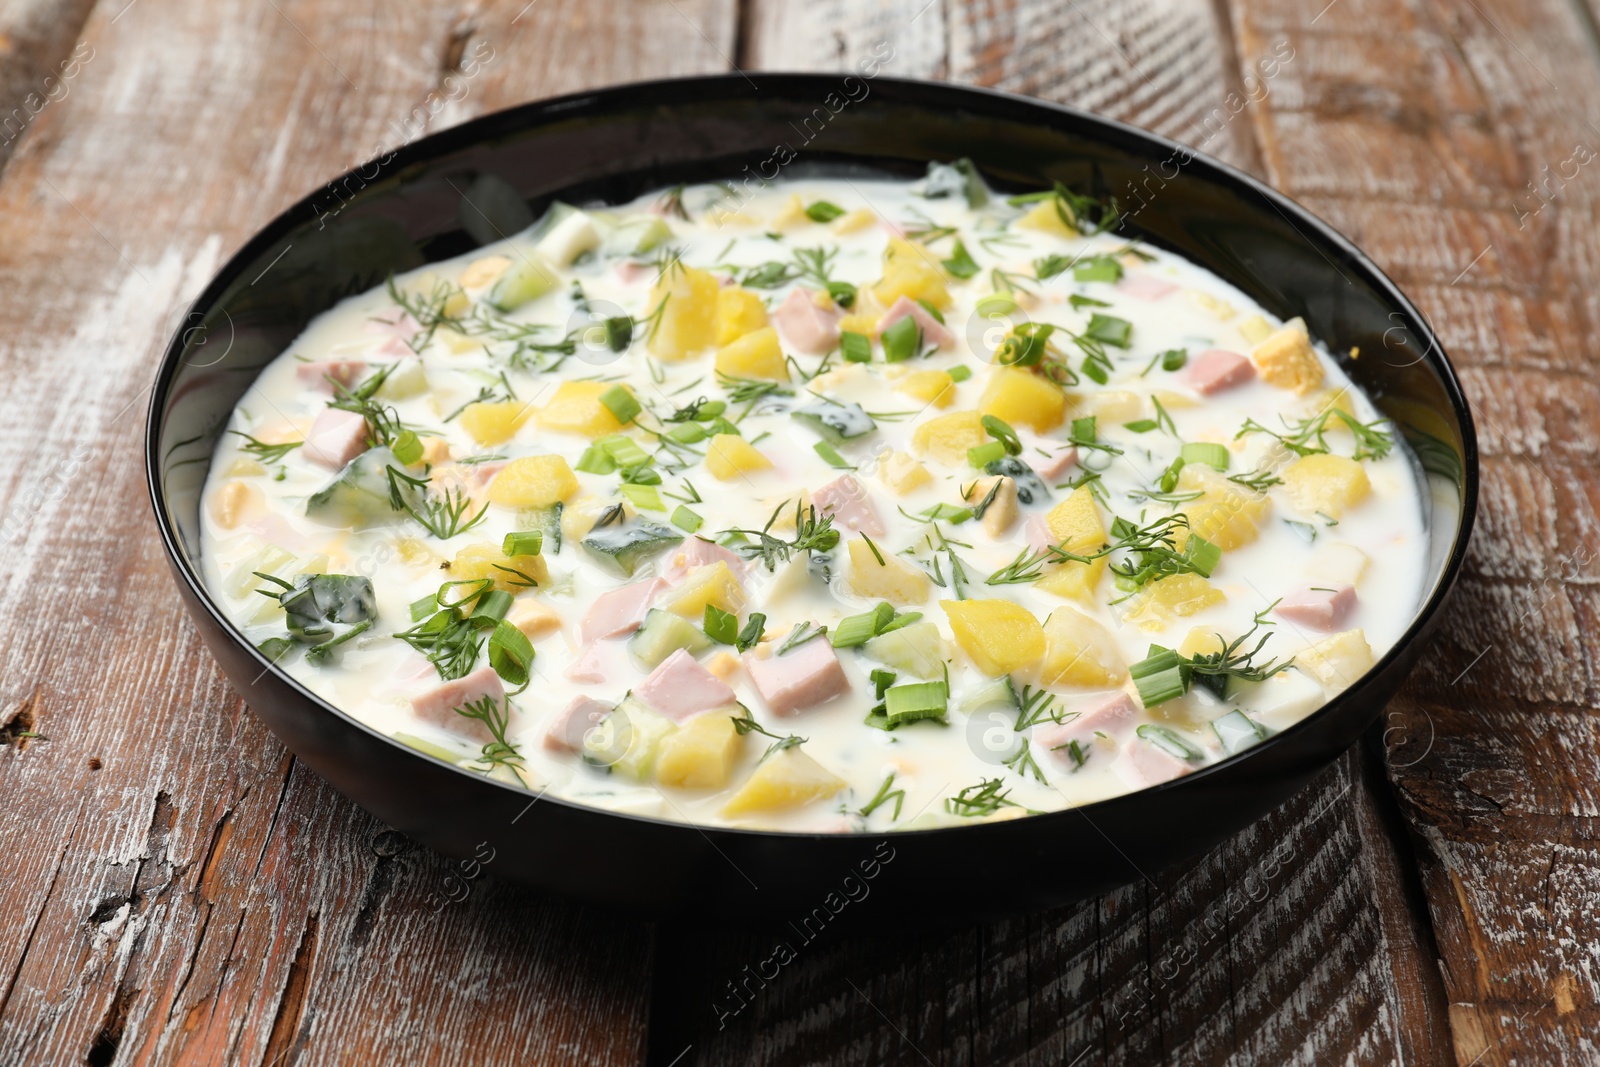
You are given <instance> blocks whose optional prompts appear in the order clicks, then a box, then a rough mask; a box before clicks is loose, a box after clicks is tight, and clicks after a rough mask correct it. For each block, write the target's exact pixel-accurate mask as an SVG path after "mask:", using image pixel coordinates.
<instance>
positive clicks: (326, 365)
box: [294, 359, 367, 393]
mask: <svg viewBox="0 0 1600 1067" xmlns="http://www.w3.org/2000/svg"><path fill="white" fill-rule="evenodd" d="M366 373H367V365H366V364H365V363H363V362H362V361H361V360H359V359H323V360H318V361H316V362H315V363H302V364H300V365H299V366H297V367H295V369H294V376H295V377H296V378H298V379H299V380H300V383H301V384H302V385H305V386H308V387H310V388H312V389H320V390H322V391H323V392H324V393H331V392H333V383H334V382H338V383H339V384H340V385H342V386H344V387H345V388H346V389H348V388H350V386H352V385H354V384H355V383H356V382H358V381H360V380H361V376H362V375H364V374H366ZM329 379H332V381H330V380H329Z"/></svg>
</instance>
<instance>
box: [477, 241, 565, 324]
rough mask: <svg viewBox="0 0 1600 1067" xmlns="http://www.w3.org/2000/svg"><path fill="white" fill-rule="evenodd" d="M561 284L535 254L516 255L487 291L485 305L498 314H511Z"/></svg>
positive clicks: (542, 258)
mask: <svg viewBox="0 0 1600 1067" xmlns="http://www.w3.org/2000/svg"><path fill="white" fill-rule="evenodd" d="M560 284H561V276H560V275H559V274H557V273H556V269H555V268H554V267H552V266H551V265H550V264H549V263H547V262H546V261H545V258H544V257H543V256H541V255H540V254H539V253H538V252H528V253H526V254H522V255H518V256H517V258H516V260H515V261H514V262H512V264H511V266H509V267H507V268H506V272H505V273H504V274H502V275H500V280H499V281H497V282H495V283H494V288H493V289H490V290H489V303H490V304H492V305H494V307H495V308H496V309H497V310H499V311H515V310H517V308H519V307H521V306H522V305H524V304H526V303H529V302H530V301H534V300H537V299H539V297H541V296H543V295H545V294H546V293H548V292H550V291H552V290H553V289H555V288H556V287H557V286H559V285H560Z"/></svg>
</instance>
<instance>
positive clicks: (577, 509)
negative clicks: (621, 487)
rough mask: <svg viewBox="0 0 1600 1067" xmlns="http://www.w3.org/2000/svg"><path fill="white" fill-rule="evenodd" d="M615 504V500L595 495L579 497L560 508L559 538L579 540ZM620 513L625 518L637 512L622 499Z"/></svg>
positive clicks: (586, 534) (587, 534)
mask: <svg viewBox="0 0 1600 1067" xmlns="http://www.w3.org/2000/svg"><path fill="white" fill-rule="evenodd" d="M615 506H616V501H613V500H603V499H601V498H600V497H596V496H584V497H579V498H578V499H577V500H575V501H573V502H572V503H571V504H568V505H567V506H566V507H565V508H563V509H562V510H561V540H562V541H563V542H566V541H581V540H583V539H584V538H585V537H587V536H589V531H591V530H593V529H594V524H595V523H597V522H599V521H600V516H601V515H604V514H605V513H606V512H607V511H609V510H610V509H611V508H613V507H615ZM622 513H623V515H624V516H625V517H626V518H630V519H631V518H633V517H634V515H636V514H637V513H638V512H637V511H636V510H635V508H634V507H633V505H632V504H630V503H629V502H628V501H626V500H624V501H622Z"/></svg>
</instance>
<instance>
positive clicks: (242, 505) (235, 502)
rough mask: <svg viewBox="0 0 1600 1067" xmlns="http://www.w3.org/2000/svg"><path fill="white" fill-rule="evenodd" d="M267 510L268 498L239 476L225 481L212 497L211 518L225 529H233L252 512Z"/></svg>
mask: <svg viewBox="0 0 1600 1067" xmlns="http://www.w3.org/2000/svg"><path fill="white" fill-rule="evenodd" d="M266 510H267V498H266V496H265V495H264V494H263V493H262V492H261V490H259V489H257V488H256V487H255V486H253V485H251V484H250V483H249V482H241V481H239V480H238V479H237V478H235V479H234V480H232V481H230V482H224V483H223V485H222V488H221V489H219V490H217V492H216V495H214V496H213V497H212V498H211V518H212V520H213V521H214V522H216V524H217V525H218V526H220V527H222V528H223V529H224V530H231V529H233V528H234V527H235V526H237V525H239V523H240V522H242V521H243V520H244V519H246V518H248V517H249V516H250V515H252V514H256V513H260V512H265V511H266Z"/></svg>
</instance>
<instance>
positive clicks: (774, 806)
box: [722, 748, 846, 818]
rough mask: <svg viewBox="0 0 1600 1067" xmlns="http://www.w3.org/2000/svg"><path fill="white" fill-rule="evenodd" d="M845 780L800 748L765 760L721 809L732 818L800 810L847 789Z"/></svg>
mask: <svg viewBox="0 0 1600 1067" xmlns="http://www.w3.org/2000/svg"><path fill="white" fill-rule="evenodd" d="M845 784H846V783H845V780H844V779H843V778H840V777H839V776H838V775H836V774H834V773H833V772H832V771H830V770H828V769H827V768H826V767H824V766H823V765H822V764H820V763H818V762H817V761H816V760H814V759H812V758H811V757H810V756H808V755H806V754H805V753H804V752H802V751H801V750H800V749H799V748H786V749H783V750H782V751H779V752H774V753H773V754H772V755H770V756H768V757H767V758H766V759H765V760H763V761H762V762H761V763H760V764H759V765H758V766H757V767H756V769H755V773H753V774H751V775H750V777H749V779H747V780H746V781H745V783H744V785H742V786H740V787H739V791H738V792H737V793H735V794H733V796H732V797H730V798H728V802H727V803H726V804H724V805H723V806H722V814H723V815H725V816H728V817H729V818H732V817H734V816H738V815H750V814H754V813H757V812H768V811H784V810H787V809H789V808H798V807H801V806H802V805H805V804H809V803H811V802H812V801H813V800H819V799H821V798H822V797H831V796H833V794H835V793H837V792H838V791H839V790H841V789H843V788H844V787H845Z"/></svg>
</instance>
